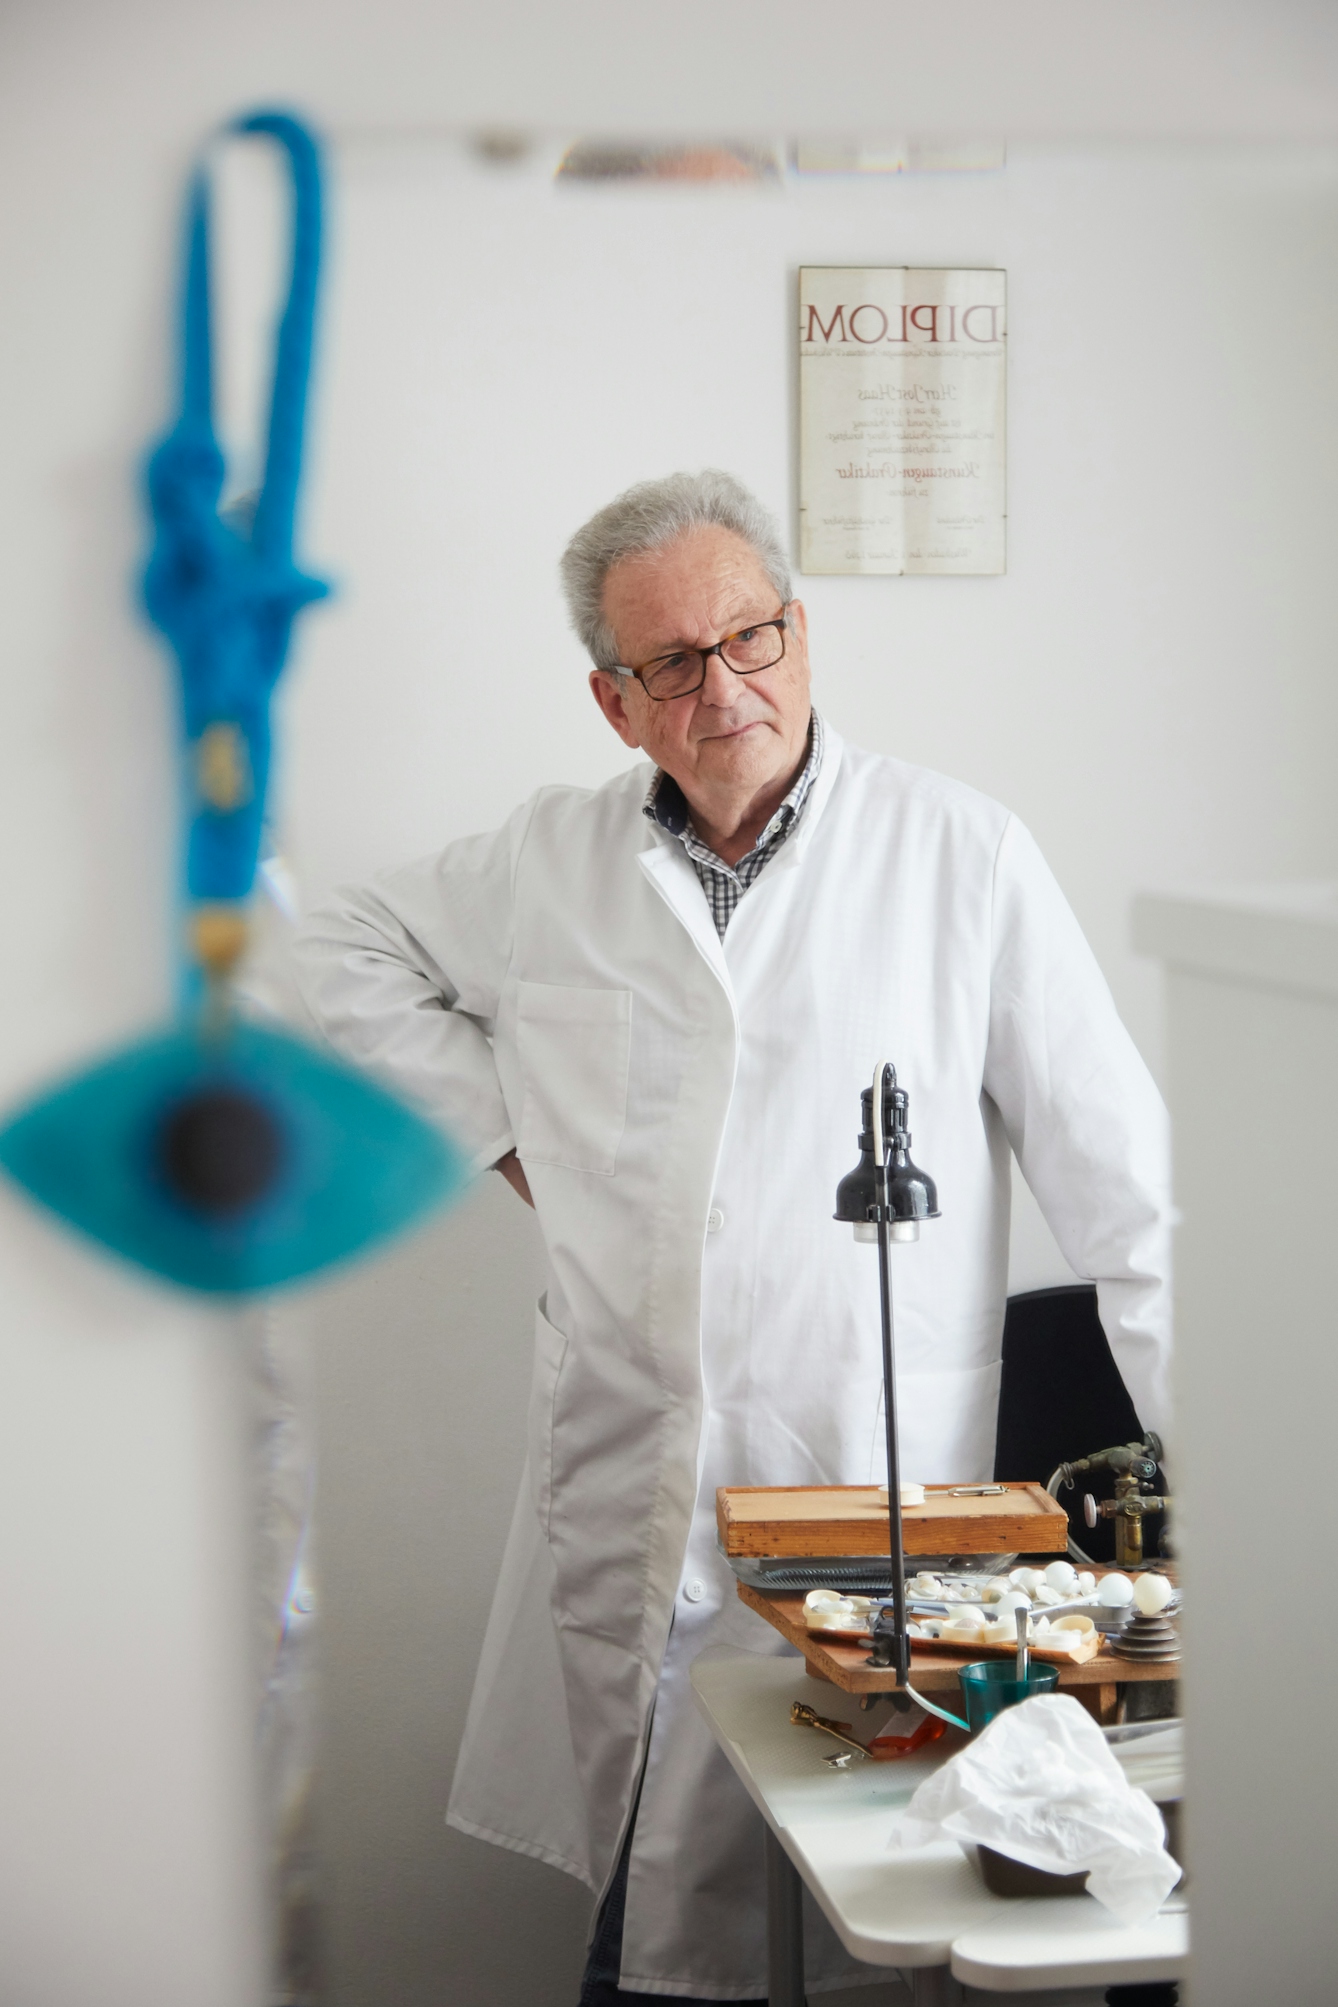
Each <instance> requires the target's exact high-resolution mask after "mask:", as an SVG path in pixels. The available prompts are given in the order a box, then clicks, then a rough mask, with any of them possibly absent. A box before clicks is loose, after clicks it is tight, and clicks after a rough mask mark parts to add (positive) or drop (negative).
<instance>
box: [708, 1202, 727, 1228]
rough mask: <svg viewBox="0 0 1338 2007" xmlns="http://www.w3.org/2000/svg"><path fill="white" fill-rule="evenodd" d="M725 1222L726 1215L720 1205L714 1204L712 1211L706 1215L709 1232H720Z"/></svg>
mask: <svg viewBox="0 0 1338 2007" xmlns="http://www.w3.org/2000/svg"><path fill="white" fill-rule="evenodd" d="M724 1224H725V1215H724V1214H723V1213H722V1212H721V1210H720V1208H719V1206H712V1207H711V1210H710V1212H709V1213H708V1214H707V1215H706V1231H707V1233H719V1231H720V1229H721V1227H722V1226H723V1225H724Z"/></svg>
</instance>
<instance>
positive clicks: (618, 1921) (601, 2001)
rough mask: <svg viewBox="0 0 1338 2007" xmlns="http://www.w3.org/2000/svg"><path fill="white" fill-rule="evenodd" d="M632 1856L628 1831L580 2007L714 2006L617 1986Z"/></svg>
mask: <svg viewBox="0 0 1338 2007" xmlns="http://www.w3.org/2000/svg"><path fill="white" fill-rule="evenodd" d="M631 1856H632V1835H631V1833H630V1832H629V1834H628V1835H627V1839H626V1840H625V1842H624V1843H623V1851H622V1858H621V1859H620V1860H619V1862H618V1872H617V1874H615V1876H614V1877H613V1880H612V1882H611V1883H610V1884H609V1892H608V1894H607V1895H606V1896H605V1898H604V1907H603V1909H601V1911H600V1912H599V1922H598V1923H597V1924H596V1926H595V1935H594V1939H593V1942H592V1943H591V1946H590V1955H589V1957H588V1958H587V1959H586V1961H585V1978H584V1979H583V1980H582V1982H581V2000H580V2007H716V2003H715V2002H714V2001H710V2000H697V1999H687V1998H686V1997H684V1996H682V1995H676V1996H674V1997H673V1998H672V1999H667V1998H666V1997H665V1995H664V1994H663V1993H625V1992H624V1991H623V1989H622V1987H621V1986H619V1984H618V1972H619V1968H620V1967H621V1965H622V1960H623V1912H624V1910H625V1909H626V1907H627V1864H628V1862H629V1860H630V1859H631ZM732 2007H767V2003H766V2001H765V2000H737V2001H734V2002H733V2003H732Z"/></svg>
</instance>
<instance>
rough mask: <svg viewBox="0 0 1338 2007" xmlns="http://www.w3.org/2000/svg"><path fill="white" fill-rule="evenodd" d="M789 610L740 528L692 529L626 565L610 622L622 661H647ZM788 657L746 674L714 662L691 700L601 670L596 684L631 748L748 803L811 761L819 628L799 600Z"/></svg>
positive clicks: (690, 781)
mask: <svg viewBox="0 0 1338 2007" xmlns="http://www.w3.org/2000/svg"><path fill="white" fill-rule="evenodd" d="M779 612H780V606H779V604H778V602H777V593H776V588H775V586H774V585H773V584H772V583H771V581H770V579H769V578H768V577H767V575H766V572H765V571H764V569H763V567H762V563H761V560H760V559H759V558H758V556H757V553H756V552H755V551H754V550H753V548H752V546H751V545H750V544H748V543H746V542H745V541H744V539H743V538H742V537H740V536H736V535H735V533H734V532H733V531H732V530H725V529H718V528H715V527H711V528H707V529H700V530H691V531H689V532H688V533H687V534H686V535H684V536H681V537H677V538H675V540H674V542H673V543H671V544H666V545H665V546H664V547H663V548H662V549H660V550H655V551H643V552H642V553H641V554H640V555H639V556H637V557H632V558H624V559H623V560H622V562H621V563H620V564H616V565H614V566H613V567H612V569H611V570H610V572H609V574H608V577H607V578H606V580H605V582H604V617H605V619H606V620H607V622H608V624H609V626H610V627H611V628H612V630H613V633H614V635H615V636H616V638H617V643H618V659H619V661H620V662H626V663H628V664H632V665H635V666H638V667H639V666H640V665H641V664H642V663H645V662H650V661H653V660H654V659H655V657H656V656H659V655H667V654H669V653H670V652H671V651H672V650H674V649H675V648H682V647H687V648H709V647H710V645H711V643H712V642H714V641H719V640H720V639H721V638H722V637H723V636H724V635H727V634H733V633H736V632H737V631H738V629H739V628H741V627H746V626H747V625H748V624H749V622H750V621H762V620H773V619H775V617H776V615H777V614H778V613H779ZM790 620H791V625H790V628H789V629H788V630H787V631H786V635H785V653H784V655H783V656H782V658H781V660H780V661H779V662H778V663H776V664H775V666H774V667H773V668H770V669H760V670H758V671H757V673H756V674H755V675H752V676H736V675H735V674H734V672H733V670H732V669H729V668H727V667H726V666H725V664H724V663H723V662H722V661H721V660H720V657H719V656H718V655H713V656H711V658H710V660H709V661H708V662H707V664H706V681H705V682H704V683H703V684H702V687H701V689H700V690H695V691H693V693H692V694H691V695H690V696H687V697H675V698H674V699H672V701H671V702H669V703H667V704H657V703H653V702H652V701H651V699H650V698H649V697H648V696H647V695H646V693H645V691H644V690H643V689H642V688H641V685H640V684H639V683H638V682H636V681H635V680H632V679H629V680H628V682H627V683H626V685H625V686H624V687H622V688H620V687H619V685H618V683H617V681H616V680H615V678H614V677H612V676H609V675H607V674H605V673H604V672H603V671H601V670H596V671H595V672H594V674H593V675H592V676H591V678H590V685H591V688H592V689H593V691H594V693H595V699H596V701H597V703H598V704H599V707H600V709H601V710H602V711H603V713H604V715H605V717H606V718H607V719H608V721H609V723H610V724H611V725H612V726H613V728H614V730H615V731H616V732H617V734H618V736H619V738H620V739H622V741H623V743H624V744H625V745H629V746H638V747H640V748H641V749H642V750H643V751H645V752H646V753H648V754H649V756H650V758H651V759H653V760H654V762H655V764H656V765H657V766H660V767H663V768H664V770H665V772H666V773H669V774H672V775H673V777H674V779H675V780H676V781H677V782H678V783H679V786H680V787H681V788H682V789H683V792H684V793H685V794H686V795H687V797H688V800H689V802H691V801H692V800H693V798H694V796H702V797H704V798H705V797H709V798H714V799H717V800H720V799H723V798H730V799H735V800H737V801H739V802H744V803H746V802H747V801H749V800H751V799H752V798H753V797H754V796H755V795H758V794H760V793H761V792H762V791H763V790H765V789H766V788H767V787H768V786H770V785H772V784H773V783H775V782H777V781H779V780H781V779H787V778H788V777H789V776H790V775H791V774H792V773H793V772H794V771H795V769H796V768H797V767H798V766H799V765H800V764H801V762H802V760H803V756H804V747H805V743H806V741H807V736H808V721H809V691H808V686H809V670H808V631H807V626H806V623H805V620H804V609H803V607H802V606H801V605H800V604H799V602H798V601H797V600H792V601H791V602H790Z"/></svg>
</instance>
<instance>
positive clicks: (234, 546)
mask: <svg viewBox="0 0 1338 2007" xmlns="http://www.w3.org/2000/svg"><path fill="white" fill-rule="evenodd" d="M232 130H234V131H236V132H242V133H256V134H264V135H267V136H268V137H270V138H271V139H273V140H275V141H277V143H278V144H279V145H280V146H281V147H282V148H283V149H284V150H285V152H286V154H287V158H288V163H289V166H290V169H291V175H292V184H293V257H292V272H291V280H290V285H289V292H288V300H287V304H286V307H285V309H284V313H283V316H282V319H281V321H280V325H279V331H278V341H277V347H276V352H275V361H274V382H273V392H272V397H271V403H270V417H269V434H268V444H267V456H266V463H265V473H264V480H263V483H262V486H261V490H260V494H259V496H258V498H257V500H256V504H255V510H254V514H253V516H252V518H251V520H250V522H249V524H246V525H241V524H239V523H238V522H237V520H236V518H235V513H232V514H229V516H228V517H226V518H225V517H222V516H220V514H219V506H218V505H219V498H220V496H221V494H222V492H223V483H224V477H225V473H226V468H225V465H224V460H223V455H222V452H221V450H220V448H219V444H218V440H217V438H216V436H215V432H214V419H213V384H212V343H211V330H210V321H211V311H210V306H211V303H210V275H209V198H208V184H207V181H206V178H205V175H204V173H203V171H202V170H201V171H197V172H196V174H195V175H194V176H193V178H192V181H191V185H190V191H189V200H188V207H187V233H186V237H187V248H186V271H185V289H184V311H183V321H182V379H181V409H180V413H179V416H178V418H177V421H176V424H175V425H174V426H173V428H172V430H171V432H170V433H169V434H168V436H167V437H166V438H165V439H164V440H163V442H162V443H161V445H159V446H158V448H157V449H156V451H155V452H154V453H153V454H152V456H151V458H150V460H149V464H148V492H149V504H150V509H151V512H152V515H153V519H154V523H155V526H156V541H155V544H154V549H153V553H152V556H151V558H150V560H149V564H148V567H147V570H146V572H145V575H144V602H145V606H146V608H147V611H148V613H149V617H150V618H151V619H152V621H153V622H154V624H155V625H156V626H157V627H159V628H160V629H161V630H162V632H163V633H164V634H165V635H166V637H167V639H168V641H169V643H170V644H171V647H172V650H173V653H174V654H175V656H176V659H177V664H178V667H179V670H180V677H181V697H182V708H181V718H182V732H183V739H184V744H185V768H186V828H185V872H184V878H185V887H184V890H185V902H186V913H185V930H184V931H185V943H186V964H185V971H184V973H185V981H184V983H183V1013H182V1019H181V1022H180V1023H179V1024H178V1025H176V1026H175V1027H172V1028H169V1029H167V1030H165V1031H164V1032H162V1033H160V1034H158V1035H156V1036H151V1037H148V1038H146V1039H143V1040H140V1041H138V1042H137V1043H135V1044H133V1045H130V1046H127V1047H125V1048H123V1049H122V1050H120V1051H118V1052H115V1053H112V1054H110V1055H109V1056H107V1057H105V1058H103V1059H101V1060H99V1061H97V1062H96V1063H95V1064H94V1065H93V1066H91V1067H90V1068H89V1069H87V1070H86V1071H84V1072H82V1073H80V1074H78V1075H77V1076H76V1077H74V1078H72V1079H70V1080H67V1081H63V1082H60V1083H58V1084H57V1085H56V1086H55V1087H54V1088H49V1089H47V1090H46V1091H45V1092H44V1093H42V1094H41V1095H40V1096H38V1097H37V1098H35V1099H34V1100H33V1101H31V1102H30V1103H29V1104H28V1105H27V1106H25V1107H23V1108H20V1109H19V1110H18V1111H16V1112H15V1113H14V1114H12V1115H11V1117H10V1119H9V1120H8V1122H7V1123H6V1125H5V1126H4V1128H3V1129H0V1165H2V1166H3V1167H4V1169H5V1170H7V1171H8V1172H9V1174H10V1175H11V1177H13V1178H15V1179H16V1180H17V1181H18V1183H19V1184H20V1185H22V1186H23V1187H24V1188H25V1189H26V1190H27V1191H28V1192H29V1194H30V1195H31V1196H32V1197H33V1198H35V1199H38V1200H39V1201H40V1202H41V1203H42V1204H43V1205H45V1206H47V1207H49V1208H50V1210H51V1211H52V1212H54V1213H56V1214H58V1215H59V1216H60V1217H61V1218H62V1219H63V1220H65V1221H67V1222H68V1223H69V1224H70V1225H71V1226H73V1227H76V1228H78V1229H79V1231H80V1232H82V1233H84V1234H86V1235H88V1236H90V1237H91V1238H92V1239H94V1240H96V1241H98V1242H100V1243H101V1244H102V1245H103V1246H104V1247H106V1248H108V1249H110V1250H111V1251H112V1252H114V1253H115V1254H118V1255H120V1256H122V1257H124V1258H125V1259H127V1260H129V1261H131V1262H134V1263H137V1264H138V1265H139V1266H140V1267H142V1268H146V1269H149V1270H151V1271H152V1272H153V1273H154V1274H156V1275H161V1276H164V1277H166V1278H168V1279H169V1280H171V1281H173V1282H176V1283H178V1284H181V1285H183V1286H184V1287H186V1288H188V1289H196V1290H202V1291H207V1292H211V1293H221V1294H226V1295H235V1294H243V1293H249V1292H251V1291H255V1290H261V1289H271V1288H274V1287H275V1286H277V1285H279V1284H282V1283H286V1282H291V1281H294V1280H296V1279H297V1278H298V1277H300V1276H304V1275H310V1274H312V1273H314V1272H315V1271H316V1270H318V1269H321V1268H324V1267H326V1266H328V1265H329V1264H330V1263H332V1262H335V1261H340V1260H344V1259H347V1258H348V1257H349V1256H351V1255H353V1254H354V1253H356V1252H357V1251H358V1250H360V1249H362V1248H365V1247H367V1246H369V1245H370V1244H371V1243H373V1242H375V1241H378V1240H381V1239H383V1238H385V1237H386V1236H387V1235H389V1234H392V1233H394V1232H397V1231H399V1230H400V1229H402V1228H404V1227H406V1226H408V1225H409V1224H410V1223H411V1222H412V1221H413V1220H415V1219H417V1218H419V1217H420V1216H422V1215H423V1214H424V1213H426V1212H427V1211H428V1210H430V1209H431V1208H432V1207H434V1206H435V1205H437V1204H439V1203H440V1202H441V1201H443V1200H444V1199H447V1198H449V1197H451V1196H453V1195H454V1194H456V1193H457V1192H458V1191H459V1190H460V1189H461V1188H462V1187H463V1185H464V1182H465V1166H464V1161H463V1158H462V1157H461V1155H460V1153H459V1151H458V1150H457V1149H456V1148H455V1146H454V1145H453V1144H452V1143H451V1142H450V1140H449V1139H448V1138H447V1137H446V1136H445V1135H444V1134H442V1133H441V1132H440V1131H439V1130H437V1129H436V1128H435V1127H433V1126H432V1125H430V1124H429V1123H427V1122H425V1121H424V1120H423V1119H422V1118H421V1117H420V1116H419V1115H417V1114H416V1113H415V1112H413V1111H412V1110H411V1109H409V1108H408V1107H406V1106H404V1105H403V1104H402V1103H401V1102H399V1101H397V1100H396V1099H395V1098H394V1097H393V1096H392V1095H390V1094H388V1093H386V1092H385V1091H384V1090H383V1089H382V1088H381V1087H380V1086H378V1085H377V1084H375V1083H374V1082H372V1081H370V1080H368V1079H367V1078H365V1077H364V1076H363V1075H361V1074H359V1073H357V1072H356V1071H354V1069H352V1068H351V1067H348V1066H345V1065H343V1064H342V1063H340V1062H339V1061H338V1060H335V1059H333V1058H331V1057H330V1056H329V1055H328V1054H326V1053H323V1052H318V1051H317V1050H316V1049H315V1048H313V1047H312V1046H309V1045H307V1044H305V1043H304V1042H302V1041H301V1040H299V1039H296V1038H294V1037H292V1036H291V1035H290V1034H288V1033H287V1032H284V1031H281V1030H279V1029H277V1028H276V1027H273V1026H268V1025H262V1024H259V1023H256V1022H253V1021H248V1020H246V1019H243V1018H242V1017H240V1016H239V1014H238V1010H237V1001H236V995H235V988H234V977H235V971H236V968H237V965H238V963H239V961H240V960H241V958H242V956H243V954H244V953H245V950H246V947H247V943H248V938H249V920H248V909H249V901H250V897H251V892H252V888H253V884H254V880H255V874H256V865H257V861H258V858H259V851H260V841H261V834H262V829H263V825H264V818H265V799H266V791H267V786H268V781H269V767H270V697H271V694H272V692H273V689H274V685H275V683H276V682H277V680H278V677H279V675H280V673H281V671H282V669H283V665H284V661H285V658H286V656H287V653H288V645H289V640H290V637H291V632H292V625H293V620H294V618H295V616H296V615H297V614H298V613H300V612H301V610H302V608H303V607H305V606H309V605H310V604H311V603H312V601H313V600H316V599H319V598H322V597H323V596H324V595H325V593H326V591H327V588H326V587H325V586H324V585H323V584H321V583H320V582H319V581H318V580H316V579H313V578H308V577H307V576H306V575H305V574H304V573H302V572H301V571H299V570H298V569H297V568H296V566H295V565H294V563H293V557H292V544H293V517H294V512H295V507H296V502H297V493H298V485H299V478H300V474H301V463H302V438H303V429H304V420H305V414H306V394H307V382H308V376H309V371H310V360H311V345H312V333H313V327H314V322H315V310H316V291H317V278H318V273H319V267H320V236H321V172H320V159H319V155H318V152H317V149H316V144H315V142H314V140H313V139H312V137H311V134H310V133H309V132H308V131H307V130H306V129H305V127H303V126H302V125H301V124H299V122H298V121H297V120H296V119H294V118H292V117H290V116H289V115H287V114H286V113H283V112H270V111H265V112H257V113H254V114H252V115H250V116H249V117H246V118H243V119H239V120H238V121H237V122H236V124H235V125H234V126H233V128H232Z"/></svg>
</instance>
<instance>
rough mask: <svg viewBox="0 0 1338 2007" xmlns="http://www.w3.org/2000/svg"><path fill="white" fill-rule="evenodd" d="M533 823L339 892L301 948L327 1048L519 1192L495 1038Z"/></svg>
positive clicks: (316, 917)
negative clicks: (517, 878)
mask: <svg viewBox="0 0 1338 2007" xmlns="http://www.w3.org/2000/svg"><path fill="white" fill-rule="evenodd" d="M527 820H528V810H521V811H519V812H518V814H517V816H515V817H513V818H512V820H511V823H510V824H508V825H507V827H505V828H503V829H501V830H498V831H496V832H494V833H493V834H491V835H488V836H479V837H468V838H466V839H464V840H463V841H461V842H459V843H453V844H451V845H449V846H448V848H447V849H446V850H445V851H443V852H442V853H441V854H440V856H438V857H434V858H429V859H426V860H424V861H423V862H422V863H419V864H413V865H409V866H408V867H407V868H405V869H404V870H401V871H395V872H390V873H387V874H386V875H385V876H383V877H381V878H379V879H377V880H376V881H375V882H374V883H373V884H372V885H369V886H365V887H361V888H359V889H357V890H354V891H347V892H341V893H339V894H337V895H336V896H335V897H334V898H333V899H332V900H331V901H330V902H329V903H328V904H327V905H325V906H324V907H322V908H321V909H320V910H319V911H317V912H316V913H314V914H313V915H312V916H311V917H310V919H309V920H308V921H307V922H306V923H305V925H304V926H303V928H302V929H301V931H300V933H299V935H298V938H297V943H296V964H297V977H298V983H299V986H300V988H301V991H302V996H303V999H304V1001H305V1002H306V1004H307V1007H308V1009H309V1010H310V1011H311V1014H312V1016H313V1017H314V1018H315V1020H316V1023H317V1024H318V1025H319V1027H320V1028H321V1030H322V1031H323V1032H324V1033H325V1035H326V1037H327V1038H328V1039H329V1040H330V1043H331V1044H332V1045H333V1046H335V1047H336V1048H337V1050H339V1051H340V1052H342V1053H344V1054H345V1055H346V1056H347V1057H348V1058H349V1059H352V1060H354V1061H356V1062H358V1063H359V1064H361V1065H364V1066H367V1067H369V1068H370V1069H371V1070H372V1071H373V1072H374V1073H376V1074H378V1075H379V1076H380V1077H381V1078H382V1079H383V1080H384V1081H385V1083H386V1085H387V1086H389V1087H391V1088H392V1089H393V1090H395V1091H396V1092H398V1093H399V1094H401V1095H403V1096H404V1097H405V1098H406V1099H409V1100H411V1101H413V1102H416V1103H417V1104H418V1106H419V1107H421V1108H423V1109H424V1110H425V1111H426V1112H427V1113H428V1114H429V1115H431V1116H434V1117H436V1118H437V1119H438V1120H440V1121H441V1122H442V1123H443V1124H444V1125H445V1126H446V1127H447V1128H448V1129H449V1130H450V1131H451V1133H452V1134H453V1135H454V1137H455V1138H456V1140H457V1142H459V1143H460V1144H461V1146H462V1147H463V1148H464V1150H465V1151H466V1153H467V1154H468V1155H469V1157H470V1158H471V1159H472V1162H473V1167H474V1169H475V1170H484V1169H487V1168H488V1167H489V1166H491V1165H494V1164H500V1163H501V1162H504V1161H505V1160H507V1159H508V1158H510V1159H511V1161H512V1166H513V1169H512V1170H509V1171H505V1172H504V1175H505V1176H506V1177H507V1180H508V1183H510V1184H512V1185H513V1186H515V1187H516V1189H517V1190H519V1189H520V1185H519V1184H517V1182H516V1181H517V1179H519V1180H520V1184H523V1183H524V1172H523V1171H522V1170H521V1169H520V1166H519V1164H518V1163H516V1162H515V1160H514V1150H515V1137H514V1136H513V1134H512V1133H511V1123H510V1117H509V1115H508V1111H507V1108H506V1104H505V1102H504V1100H503V1098H502V1090H501V1086H500V1083H499V1081H498V1078H497V1069H496V1066H495V1065H494V1062H493V1054H492V1034H493V1029H494V1025H495V1021H496V1011H497V999H498V995H499V992H500V989H501V984H502V980H503V977H504V975H505V972H506V967H507V964H508V961H509V959H510V952H511V913H512V899H511V883H512V866H513V859H514V852H515V849H516V847H517V845H518V843H519V841H520V839H521V836H522V835H523V831H524V827H525V823H526V822H527ZM521 1196H522V1197H527V1196H528V1190H526V1191H523V1192H522V1193H521Z"/></svg>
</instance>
